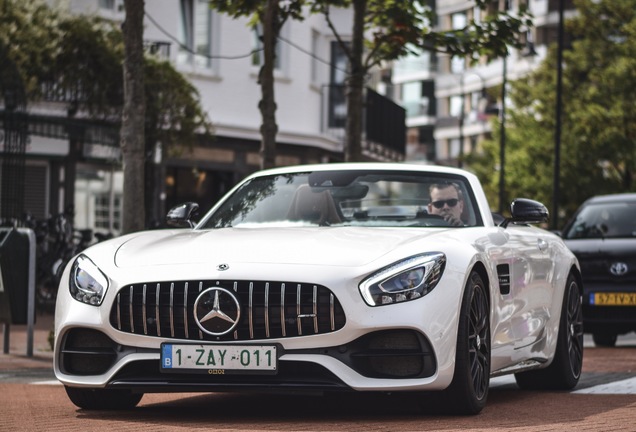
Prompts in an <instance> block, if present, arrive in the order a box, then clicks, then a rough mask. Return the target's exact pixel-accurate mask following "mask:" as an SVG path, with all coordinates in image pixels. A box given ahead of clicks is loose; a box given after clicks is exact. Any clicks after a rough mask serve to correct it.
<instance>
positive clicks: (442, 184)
mask: <svg viewBox="0 0 636 432" xmlns="http://www.w3.org/2000/svg"><path fill="white" fill-rule="evenodd" d="M449 187H453V188H455V191H457V198H458V199H459V200H460V201H463V200H464V195H463V194H462V190H461V189H460V187H459V185H458V184H457V183H453V182H449V181H442V182H438V183H433V184H432V185H430V186H429V187H428V195H429V197H430V196H431V193H432V192H433V189H447V188H449Z"/></svg>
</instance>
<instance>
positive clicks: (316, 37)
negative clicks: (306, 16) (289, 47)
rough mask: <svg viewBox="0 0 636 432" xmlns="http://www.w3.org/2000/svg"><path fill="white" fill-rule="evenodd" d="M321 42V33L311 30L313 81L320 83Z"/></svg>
mask: <svg viewBox="0 0 636 432" xmlns="http://www.w3.org/2000/svg"><path fill="white" fill-rule="evenodd" d="M319 43H320V33H318V32H317V31H316V30H313V29H312V30H311V82H312V83H313V84H316V83H318V47H319Z"/></svg>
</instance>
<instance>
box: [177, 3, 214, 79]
mask: <svg viewBox="0 0 636 432" xmlns="http://www.w3.org/2000/svg"><path fill="white" fill-rule="evenodd" d="M180 13H181V17H180V20H179V51H178V54H177V63H180V64H194V65H196V66H201V67H205V68H210V67H211V66H212V60H211V58H210V56H211V55H212V9H210V7H209V5H208V2H207V0H181V10H180ZM195 54H196V55H195Z"/></svg>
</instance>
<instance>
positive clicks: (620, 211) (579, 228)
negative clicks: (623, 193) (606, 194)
mask: <svg viewBox="0 0 636 432" xmlns="http://www.w3.org/2000/svg"><path fill="white" fill-rule="evenodd" d="M608 237H614V238H620V237H636V203H626V202H620V203H592V204H588V205H586V206H585V207H584V208H583V209H581V211H580V212H579V213H578V214H577V215H576V218H575V219H574V221H573V222H572V223H571V224H570V226H569V227H566V230H565V233H564V238H566V239H577V238H608Z"/></svg>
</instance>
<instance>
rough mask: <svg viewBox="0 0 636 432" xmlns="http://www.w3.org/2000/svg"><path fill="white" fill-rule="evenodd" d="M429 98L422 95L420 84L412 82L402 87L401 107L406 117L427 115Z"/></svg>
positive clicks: (419, 82)
mask: <svg viewBox="0 0 636 432" xmlns="http://www.w3.org/2000/svg"><path fill="white" fill-rule="evenodd" d="M429 101H430V100H429V98H428V97H427V96H424V95H423V94H422V82H421V81H413V82H408V83H404V84H403V85H402V106H403V107H404V108H405V109H406V115H407V117H417V116H422V115H427V114H428V111H429Z"/></svg>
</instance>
